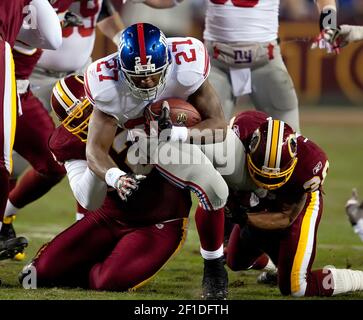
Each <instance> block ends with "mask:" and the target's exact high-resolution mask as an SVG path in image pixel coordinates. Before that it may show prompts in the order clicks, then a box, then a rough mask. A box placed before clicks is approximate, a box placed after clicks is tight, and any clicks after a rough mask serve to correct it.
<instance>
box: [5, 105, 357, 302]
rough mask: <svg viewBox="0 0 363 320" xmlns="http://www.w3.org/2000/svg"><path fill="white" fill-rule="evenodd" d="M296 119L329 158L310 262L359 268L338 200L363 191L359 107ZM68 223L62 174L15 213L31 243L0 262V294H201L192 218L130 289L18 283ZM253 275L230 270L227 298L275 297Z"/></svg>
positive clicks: (70, 209)
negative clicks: (177, 244) (154, 269)
mask: <svg viewBox="0 0 363 320" xmlns="http://www.w3.org/2000/svg"><path fill="white" fill-rule="evenodd" d="M302 124H303V125H302V129H303V133H304V135H305V136H307V137H309V138H311V139H312V140H314V141H315V142H317V143H318V144H320V145H321V146H322V147H323V149H324V150H325V151H326V152H327V154H328V156H329V160H330V169H329V174H328V177H327V180H326V185H325V193H326V197H325V209H324V214H323V218H322V221H321V224H320V229H319V233H318V247H317V256H316V260H315V263H314V267H315V268H320V267H323V266H326V265H334V266H336V267H337V268H346V267H350V268H352V269H361V270H363V242H361V241H360V239H359V238H358V237H357V236H356V235H355V234H354V233H353V230H352V228H351V226H350V224H349V222H348V220H347V219H346V216H345V213H344V204H345V201H346V200H347V198H348V197H349V196H350V192H351V188H352V187H353V186H355V187H357V188H358V190H360V191H361V193H362V197H363V167H362V159H363V110H351V109H346V108H341V109H324V108H323V109H318V110H312V109H306V110H304V108H302ZM191 217H193V215H192V216H191ZM73 221H74V201H73V200H72V196H71V193H70V189H69V187H68V185H67V180H64V181H63V182H62V183H61V184H59V185H58V186H56V187H55V188H54V189H53V190H52V191H51V192H49V193H48V194H47V195H46V196H44V197H43V198H42V199H40V200H39V201H37V202H36V203H34V204H31V205H29V206H28V207H26V208H25V209H23V210H22V211H21V212H19V214H18V217H17V220H16V222H15V228H16V230H17V232H18V234H19V235H24V236H26V237H27V238H28V239H29V241H30V245H29V248H27V250H26V253H27V258H26V260H25V262H16V261H10V260H6V261H1V262H0V278H1V279H2V286H1V290H0V299H72V300H75V299H140V300H143V299H174V300H176V299H183V300H184V299H200V294H201V285H200V284H201V279H202V269H203V264H202V259H201V258H200V255H199V241H198V235H197V233H196V230H195V224H194V220H193V218H192V219H191V222H190V225H189V232H188V237H187V241H186V243H185V245H184V247H183V248H182V250H181V251H180V253H179V254H178V255H177V256H176V257H175V258H173V259H172V260H171V261H170V262H169V263H168V264H167V265H166V267H165V268H164V269H163V270H161V271H160V272H159V273H158V274H157V275H156V277H154V279H153V280H152V281H150V282H149V283H148V284H146V285H145V286H144V287H142V288H140V289H139V290H138V291H136V292H132V293H112V292H95V291H85V290H80V289H68V288H53V289H37V290H24V289H23V288H22V287H21V286H20V285H19V284H18V281H17V274H18V272H19V271H20V270H21V269H22V266H23V265H24V264H25V263H26V261H28V260H30V259H31V257H32V256H33V255H34V253H35V252H36V250H37V249H38V248H39V247H40V246H41V245H42V244H43V243H44V242H46V241H48V240H50V239H51V238H52V237H53V236H54V235H56V234H57V233H58V232H60V231H61V230H63V229H64V228H65V227H67V226H69V225H70V224H71V223H73ZM59 263H62V261H59ZM257 275H258V272H256V271H248V272H238V273H236V272H232V271H229V279H230V286H229V288H230V289H229V292H230V293H229V299H236V300H239V299H281V295H280V294H279V291H278V289H277V288H275V287H268V286H263V285H258V284H256V276H257ZM284 299H285V298H284ZM336 299H338V298H336ZM339 299H363V293H354V294H347V295H343V296H340V297H339Z"/></svg>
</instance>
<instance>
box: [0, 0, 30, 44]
mask: <svg viewBox="0 0 363 320" xmlns="http://www.w3.org/2000/svg"><path fill="white" fill-rule="evenodd" d="M29 2H30V0H11V1H9V0H2V1H0V36H1V37H2V39H3V40H4V41H6V42H8V43H9V44H10V46H11V47H13V46H14V43H15V39H16V37H17V35H18V33H19V30H20V27H21V25H22V24H23V19H24V17H25V14H24V13H26V12H27V10H23V9H24V7H25V6H27V5H28V4H29Z"/></svg>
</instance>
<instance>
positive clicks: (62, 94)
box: [55, 81, 74, 113]
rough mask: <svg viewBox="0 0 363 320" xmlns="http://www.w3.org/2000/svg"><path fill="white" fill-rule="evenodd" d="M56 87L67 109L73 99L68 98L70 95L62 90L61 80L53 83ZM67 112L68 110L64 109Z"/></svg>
mask: <svg viewBox="0 0 363 320" xmlns="http://www.w3.org/2000/svg"><path fill="white" fill-rule="evenodd" d="M55 87H56V89H57V93H58V96H59V97H60V98H61V100H63V102H64V103H65V104H66V105H67V106H68V108H67V109H69V107H71V106H72V105H73V103H74V102H73V101H72V100H71V99H70V97H69V96H68V95H67V94H66V92H65V91H64V90H63V87H62V85H61V81H58V82H57V84H56V85H55ZM66 111H67V113H68V110H66Z"/></svg>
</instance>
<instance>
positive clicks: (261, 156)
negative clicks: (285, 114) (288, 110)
mask: <svg viewBox="0 0 363 320" xmlns="http://www.w3.org/2000/svg"><path fill="white" fill-rule="evenodd" d="M296 163H297V138H296V133H295V132H294V131H293V130H292V128H291V127H290V126H289V125H288V124H286V123H285V122H283V121H280V120H273V119H272V118H268V119H267V121H266V122H264V123H263V124H262V125H261V126H260V127H259V128H258V129H256V130H255V132H254V133H253V135H252V138H251V141H250V144H249V146H248V150H247V166H248V171H249V173H250V176H251V178H252V180H253V181H254V182H255V183H256V185H257V186H258V187H260V188H264V189H267V190H274V189H277V188H280V187H281V186H282V185H283V184H285V183H286V182H287V181H288V180H289V179H290V177H291V175H292V173H293V171H294V168H295V166H296Z"/></svg>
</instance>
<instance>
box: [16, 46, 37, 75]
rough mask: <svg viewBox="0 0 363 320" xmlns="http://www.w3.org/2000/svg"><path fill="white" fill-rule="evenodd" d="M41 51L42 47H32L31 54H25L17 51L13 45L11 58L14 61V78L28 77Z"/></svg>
mask: <svg viewBox="0 0 363 320" xmlns="http://www.w3.org/2000/svg"><path fill="white" fill-rule="evenodd" d="M42 51H43V50H42V49H34V51H33V52H32V53H31V54H25V53H22V52H20V51H18V50H17V49H16V46H15V48H14V49H13V58H14V63H15V78H16V79H22V80H25V79H29V77H30V75H31V73H32V72H33V69H34V67H35V65H36V64H37V62H38V60H39V59H40V56H41V55H42Z"/></svg>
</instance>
